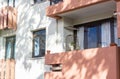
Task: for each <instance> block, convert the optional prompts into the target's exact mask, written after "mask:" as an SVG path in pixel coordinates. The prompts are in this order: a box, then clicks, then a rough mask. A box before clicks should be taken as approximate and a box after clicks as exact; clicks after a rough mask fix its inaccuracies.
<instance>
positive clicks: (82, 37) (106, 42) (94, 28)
mask: <svg viewBox="0 0 120 79" xmlns="http://www.w3.org/2000/svg"><path fill="white" fill-rule="evenodd" d="M114 20H115V19H114V18H108V19H104V20H100V21H95V22H90V23H85V24H81V25H76V27H78V30H77V31H76V32H75V33H74V34H75V36H76V39H75V40H76V47H77V45H78V47H80V49H87V48H96V47H108V46H110V45H111V44H113V43H115V42H116V41H115V39H116V36H115V34H116V31H115V29H116V26H115V25H114Z"/></svg>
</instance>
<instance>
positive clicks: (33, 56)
mask: <svg viewBox="0 0 120 79" xmlns="http://www.w3.org/2000/svg"><path fill="white" fill-rule="evenodd" d="M43 30H44V33H45V42H44V44H45V46H44V49H45V50H44V55H42V56H41V54H40V53H41V52H40V51H41V50H39V55H37V56H35V46H34V43H35V38H37V37H39V36H41V35H38V36H34V33H37V32H39V31H43ZM32 33H33V40H32V58H38V57H44V56H45V51H46V29H45V28H42V29H39V30H35V31H32ZM39 42H40V37H39ZM39 46H40V43H39ZM39 48H40V47H39Z"/></svg>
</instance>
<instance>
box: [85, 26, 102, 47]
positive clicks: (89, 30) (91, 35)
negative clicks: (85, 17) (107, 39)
mask: <svg viewBox="0 0 120 79" xmlns="http://www.w3.org/2000/svg"><path fill="white" fill-rule="evenodd" d="M84 35H85V36H84V46H85V48H96V47H100V45H101V28H100V25H92V26H91V25H90V26H87V27H85V34H84Z"/></svg>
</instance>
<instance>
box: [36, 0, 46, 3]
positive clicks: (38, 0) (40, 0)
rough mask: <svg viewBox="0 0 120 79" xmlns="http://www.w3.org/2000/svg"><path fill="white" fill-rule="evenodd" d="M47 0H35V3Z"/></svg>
mask: <svg viewBox="0 0 120 79" xmlns="http://www.w3.org/2000/svg"><path fill="white" fill-rule="evenodd" d="M44 1H46V0H34V3H41V2H44Z"/></svg>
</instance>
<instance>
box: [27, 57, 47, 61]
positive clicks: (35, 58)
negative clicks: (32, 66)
mask: <svg viewBox="0 0 120 79" xmlns="http://www.w3.org/2000/svg"><path fill="white" fill-rule="evenodd" d="M27 59H28V60H37V59H45V56H44V57H34V58H27Z"/></svg>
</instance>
